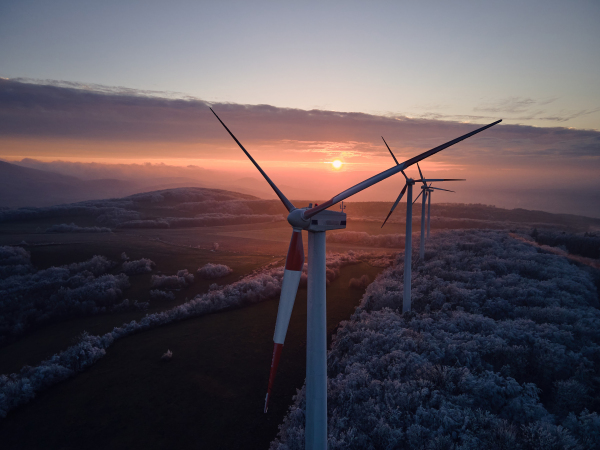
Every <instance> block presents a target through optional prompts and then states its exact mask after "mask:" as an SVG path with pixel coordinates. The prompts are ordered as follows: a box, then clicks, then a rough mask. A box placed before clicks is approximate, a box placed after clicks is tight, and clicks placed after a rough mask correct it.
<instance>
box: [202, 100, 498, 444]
mask: <svg viewBox="0 0 600 450" xmlns="http://www.w3.org/2000/svg"><path fill="white" fill-rule="evenodd" d="M210 110H211V111H212V113H213V114H214V115H215V117H216V118H217V119H218V120H219V122H221V125H223V127H224V128H225V130H227V132H228V133H229V135H230V136H231V137H232V138H233V140H234V141H235V142H236V143H237V145H238V146H239V147H240V148H241V149H242V151H243V152H244V153H245V154H246V156H247V157H248V158H249V159H250V161H252V164H254V166H255V167H256V168H257V169H258V171H259V172H260V173H261V175H262V176H263V177H264V179H265V180H266V181H267V183H269V185H270V186H271V188H272V189H273V191H275V193H276V194H277V196H278V197H279V199H280V200H281V202H282V203H283V205H284V206H285V207H286V209H287V210H288V212H289V214H288V217H287V220H288V222H289V224H290V225H291V227H292V238H291V241H290V246H289V249H288V254H287V258H286V264H285V271H284V275H283V280H282V284H281V297H280V299H279V309H278V311H277V321H276V323H275V334H274V336H273V341H274V348H273V358H272V360H271V372H270V375H269V384H268V388H267V396H266V398H265V409H264V410H265V412H267V408H268V406H269V397H270V394H271V389H272V387H273V383H274V381H275V373H276V371H277V365H278V364H279V358H280V356H281V350H282V348H283V342H284V340H285V335H286V333H287V328H288V325H289V321H290V317H291V314H292V308H293V306H294V301H295V299H296V293H297V291H298V284H299V282H300V275H301V273H302V266H303V264H304V246H303V245H302V230H307V231H308V261H309V264H308V289H307V291H308V292H307V294H308V301H307V327H306V428H305V448H307V449H314V450H326V448H327V323H326V295H325V291H326V278H325V271H326V266H325V232H326V231H327V230H336V229H343V228H346V214H345V213H344V212H337V211H326V209H327V208H329V207H330V206H333V205H335V204H337V203H339V202H341V201H342V200H345V199H347V198H348V197H350V196H352V195H354V194H356V193H358V192H360V191H362V190H363V189H366V188H368V187H370V186H372V185H374V184H376V183H379V182H380V181H383V180H385V179H386V178H388V177H391V176H392V175H394V174H396V173H398V172H401V171H403V170H404V169H406V168H407V167H409V166H411V165H413V164H415V163H417V162H419V161H421V160H423V159H425V158H427V157H429V156H432V155H434V154H436V153H437V152H440V151H442V150H444V149H445V148H448V147H450V146H451V145H454V144H456V143H458V142H460V141H462V140H463V139H466V138H468V137H470V136H473V135H474V134H477V133H479V132H481V131H483V130H485V129H487V128H490V127H491V126H493V125H496V124H497V123H499V122H500V120H499V121H497V122H494V123H491V124H489V125H486V126H484V127H481V128H479V129H477V130H475V131H472V132H471V133H467V134H465V135H464V136H461V137H459V138H457V139H454V140H452V141H450V142H447V143H445V144H442V145H440V146H438V147H435V148H433V149H431V150H428V151H426V152H423V153H421V154H420V155H418V156H415V157H414V158H411V159H409V160H407V161H404V162H403V163H399V164H397V165H396V166H395V167H392V168H390V169H387V170H385V171H383V172H381V173H378V174H377V175H375V176H372V177H371V178H369V179H367V180H364V181H362V182H360V183H358V184H357V185H355V186H353V187H351V188H349V189H346V190H345V191H343V192H341V193H340V194H338V195H336V196H335V197H332V198H331V199H330V200H328V201H326V202H324V203H321V204H320V205H315V206H314V207H312V204H311V205H309V206H308V207H305V208H296V207H295V206H294V205H293V204H292V202H290V201H289V200H288V199H287V198H286V196H285V195H283V193H282V192H281V191H280V190H279V188H278V187H277V186H276V185H275V183H273V181H271V179H270V178H269V177H268V176H267V174H266V173H265V172H264V171H263V170H262V168H261V167H260V166H259V165H258V163H257V162H256V161H255V160H254V158H252V156H250V153H248V151H247V150H246V149H245V148H244V146H243V145H242V144H241V143H240V141H238V139H237V138H236V137H235V136H234V135H233V133H232V132H231V131H230V130H229V128H227V126H226V125H225V123H223V121H222V120H221V119H220V118H219V116H217V114H216V113H215V112H214V111H213V110H212V108H211V109H210Z"/></svg>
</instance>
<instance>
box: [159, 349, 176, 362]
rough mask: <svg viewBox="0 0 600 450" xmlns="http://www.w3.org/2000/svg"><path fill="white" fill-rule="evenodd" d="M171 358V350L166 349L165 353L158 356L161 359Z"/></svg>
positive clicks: (167, 359) (168, 359) (169, 359)
mask: <svg viewBox="0 0 600 450" xmlns="http://www.w3.org/2000/svg"><path fill="white" fill-rule="evenodd" d="M172 358H173V352H172V351H171V350H167V351H166V353H163V355H162V356H161V357H160V359H161V361H171V359H172Z"/></svg>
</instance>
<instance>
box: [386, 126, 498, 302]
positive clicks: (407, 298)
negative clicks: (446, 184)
mask: <svg viewBox="0 0 600 450" xmlns="http://www.w3.org/2000/svg"><path fill="white" fill-rule="evenodd" d="M496 123H498V122H494V123H493V124H491V125H490V126H492V125H495V124H496ZM381 139H383V143H384V144H385V146H386V147H387V149H388V150H389V152H390V155H392V158H394V161H395V162H396V167H399V166H400V165H401V164H400V163H399V162H398V160H397V159H396V156H394V153H393V152H392V149H390V146H389V145H388V144H387V142H386V141H385V139H384V138H383V136H381ZM413 159H414V158H413ZM416 164H417V167H418V169H419V175H421V178H420V179H419V180H413V179H412V178H408V177H407V176H406V174H405V173H404V170H400V172H402V175H404V178H405V179H406V183H405V184H404V187H403V188H402V191H400V195H399V196H398V198H397V199H396V202H395V203H394V205H393V206H392V209H390V212H389V213H388V215H387V217H386V218H385V220H384V221H383V224H382V225H381V228H383V225H385V223H386V222H387V220H388V219H389V218H390V216H391V215H392V213H393V212H394V209H396V206H398V203H400V200H401V199H402V197H403V196H404V192H407V191H408V192H407V194H406V234H405V236H404V293H403V295H402V312H403V313H404V312H406V311H410V308H411V277H412V205H413V203H414V202H413V199H412V191H413V186H414V185H415V183H417V182H421V183H423V186H425V188H427V183H429V182H434V181H456V180H454V179H450V178H443V179H442V178H435V179H434V178H431V179H425V178H423V173H422V172H421V168H420V167H419V163H418V162H416ZM436 189H438V188H436ZM423 192H424V190H422V191H421V194H422V193H423ZM421 194H419V196H420V195H421ZM425 195H426V194H425ZM419 196H417V198H416V199H415V201H417V199H418V198H419ZM424 217H425V197H423V207H422V212H421V248H420V256H421V258H424V257H425V239H424V236H423V230H424V225H425V224H424Z"/></svg>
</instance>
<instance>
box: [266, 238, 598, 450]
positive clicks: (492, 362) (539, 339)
mask: <svg viewBox="0 0 600 450" xmlns="http://www.w3.org/2000/svg"><path fill="white" fill-rule="evenodd" d="M402 261H403V255H399V257H398V260H397V265H396V266H394V267H390V268H388V269H386V270H385V271H384V272H383V273H382V274H381V275H380V276H379V277H378V278H377V279H376V280H375V281H374V282H373V283H371V284H370V285H369V287H368V288H367V291H366V293H365V295H364V297H363V299H362V301H361V305H360V306H359V308H357V310H356V312H355V314H354V315H353V316H352V318H351V320H349V321H347V322H343V323H342V325H341V327H340V328H339V329H338V331H337V333H336V335H335V336H334V339H333V343H332V348H331V351H330V353H329V355H328V378H329V381H328V382H329V387H328V420H329V448H330V449H342V448H343V449H359V448H399V449H409V448H448V449H457V450H458V449H461V450H462V449H482V448H507V449H508V448H510V449H523V450H524V449H540V450H541V449H546V448H561V449H562V448H577V449H595V448H598V443H599V442H600V418H599V417H598V411H599V410H600V385H599V384H598V383H597V379H598V374H599V373H600V311H599V310H598V292H597V291H596V287H595V286H594V284H593V282H592V279H591V276H590V274H589V272H588V271H587V269H586V270H583V269H581V268H579V267H577V266H575V265H573V264H571V263H570V262H569V260H567V259H566V258H563V257H560V256H557V255H554V254H547V253H545V252H543V250H540V249H539V248H537V247H535V246H532V245H530V244H527V243H526V242H523V241H518V240H516V239H513V238H511V237H510V236H509V235H508V234H507V233H503V232H490V231H455V232H445V233H440V234H438V235H435V236H434V237H433V238H432V239H431V240H430V241H429V242H428V244H427V251H426V259H425V261H420V260H418V259H416V258H415V259H414V261H415V266H414V268H413V280H412V292H413V295H412V305H413V310H412V311H411V312H410V313H406V314H401V312H400V311H401V310H402V309H401V308H402V303H403V298H402V294H403V285H402V280H403V267H402ZM304 395H305V394H304V390H302V391H300V392H299V394H298V395H297V397H296V399H295V402H294V405H293V407H292V408H291V409H290V412H289V413H288V415H287V417H286V419H285V422H284V424H283V426H282V427H281V429H280V434H279V437H278V439H277V440H276V441H274V442H273V443H272V445H271V449H273V450H274V449H281V450H283V449H295V448H298V449H299V448H303V445H304V442H303V440H304V410H305V396H304Z"/></svg>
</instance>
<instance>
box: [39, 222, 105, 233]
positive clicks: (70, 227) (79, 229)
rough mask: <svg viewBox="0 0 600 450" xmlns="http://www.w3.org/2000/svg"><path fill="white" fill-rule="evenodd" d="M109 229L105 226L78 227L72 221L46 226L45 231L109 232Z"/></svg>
mask: <svg viewBox="0 0 600 450" xmlns="http://www.w3.org/2000/svg"><path fill="white" fill-rule="evenodd" d="M110 232H111V229H110V228H106V227H80V226H79V225H75V224H74V223H70V224H66V223H61V224H60V225H52V226H51V227H49V228H46V233H110Z"/></svg>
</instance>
